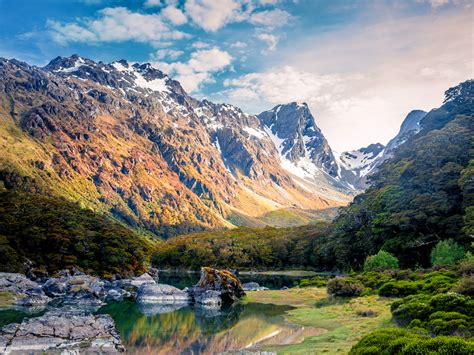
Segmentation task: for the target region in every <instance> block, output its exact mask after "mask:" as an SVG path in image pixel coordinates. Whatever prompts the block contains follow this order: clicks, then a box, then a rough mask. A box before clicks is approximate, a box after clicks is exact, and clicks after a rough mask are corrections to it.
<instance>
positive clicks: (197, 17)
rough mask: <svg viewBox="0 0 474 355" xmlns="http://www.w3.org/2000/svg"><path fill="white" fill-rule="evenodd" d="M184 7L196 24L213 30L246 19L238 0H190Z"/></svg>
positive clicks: (207, 29)
mask: <svg viewBox="0 0 474 355" xmlns="http://www.w3.org/2000/svg"><path fill="white" fill-rule="evenodd" d="M184 8H185V10H186V13H187V14H188V15H189V16H190V17H191V18H192V20H193V22H194V23H195V24H196V25H198V26H200V27H202V28H203V29H204V30H206V31H211V32H214V31H217V30H218V29H219V28H221V27H223V26H224V25H226V24H227V23H229V22H237V21H242V20H243V19H244V18H243V16H242V6H241V3H240V1H238V0H219V1H215V0H188V1H187V2H186V4H185V5H184Z"/></svg>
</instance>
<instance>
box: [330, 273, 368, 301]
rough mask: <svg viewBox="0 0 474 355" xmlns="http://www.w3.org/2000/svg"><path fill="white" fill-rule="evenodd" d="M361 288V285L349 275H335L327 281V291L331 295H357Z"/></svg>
mask: <svg viewBox="0 0 474 355" xmlns="http://www.w3.org/2000/svg"><path fill="white" fill-rule="evenodd" d="M363 290H364V288H363V286H362V285H361V284H360V283H358V282H357V281H355V280H354V279H352V278H350V277H335V278H333V279H331V280H329V281H328V283H327V292H328V294H330V295H333V296H359V295H360V294H361V293H362V291H363Z"/></svg>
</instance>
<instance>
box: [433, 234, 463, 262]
mask: <svg viewBox="0 0 474 355" xmlns="http://www.w3.org/2000/svg"><path fill="white" fill-rule="evenodd" d="M464 255H465V251H464V248H463V247H462V246H461V245H459V244H458V243H456V242H455V241H453V240H452V239H448V240H442V241H440V242H438V244H436V246H435V247H434V248H433V250H432V251H431V264H432V265H433V266H454V265H456V264H458V263H459V262H460V261H461V260H462V259H463V258H464Z"/></svg>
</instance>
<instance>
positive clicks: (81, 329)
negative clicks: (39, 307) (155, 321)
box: [0, 312, 125, 354]
mask: <svg viewBox="0 0 474 355" xmlns="http://www.w3.org/2000/svg"><path fill="white" fill-rule="evenodd" d="M44 351H47V352H48V353H49V352H58V353H59V352H61V353H79V352H80V353H101V354H102V353H114V352H121V351H125V348H124V347H123V345H122V343H121V340H120V336H119V334H118V333H117V331H116V329H115V324H114V321H113V319H112V317H110V316H109V315H84V314H60V313H53V312H51V313H47V314H45V315H43V316H41V317H37V318H30V319H25V320H23V322H22V323H21V324H16V323H12V324H9V325H7V326H5V327H3V328H2V329H1V330H0V353H12V352H13V353H31V352H34V353H42V352H44Z"/></svg>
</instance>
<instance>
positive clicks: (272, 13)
mask: <svg viewBox="0 0 474 355" xmlns="http://www.w3.org/2000/svg"><path fill="white" fill-rule="evenodd" d="M291 18H292V16H291V15H290V14H289V13H288V12H286V11H284V10H280V9H274V10H266V11H260V12H256V13H253V14H252V15H251V16H250V20H249V21H250V23H252V24H254V25H258V26H264V27H268V28H276V27H281V26H284V25H286V24H287V23H288V21H289V20H290V19H291Z"/></svg>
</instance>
